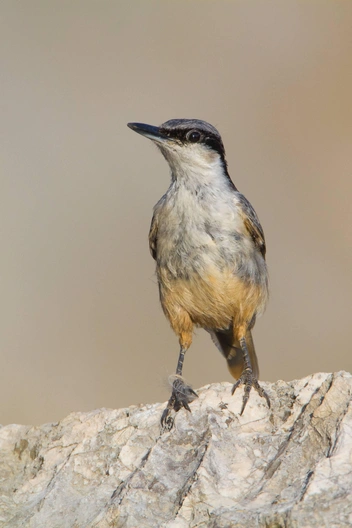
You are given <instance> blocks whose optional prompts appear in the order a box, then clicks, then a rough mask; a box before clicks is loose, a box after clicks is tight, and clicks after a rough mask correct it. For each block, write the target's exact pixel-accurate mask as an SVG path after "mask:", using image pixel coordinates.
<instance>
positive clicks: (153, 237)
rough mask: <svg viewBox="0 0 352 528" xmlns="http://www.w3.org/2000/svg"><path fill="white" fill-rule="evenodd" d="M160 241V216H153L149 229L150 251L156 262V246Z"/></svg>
mask: <svg viewBox="0 0 352 528" xmlns="http://www.w3.org/2000/svg"><path fill="white" fill-rule="evenodd" d="M157 240H158V215H157V214H156V213H154V214H153V218H152V223H151V225H150V229H149V249H150V252H151V254H152V257H153V259H154V260H156V244H157Z"/></svg>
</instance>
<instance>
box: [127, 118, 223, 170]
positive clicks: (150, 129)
mask: <svg viewBox="0 0 352 528" xmlns="http://www.w3.org/2000/svg"><path fill="white" fill-rule="evenodd" d="M128 126H129V127H130V128H131V129H132V130H134V131H135V132H137V133H138V134H141V135H142V136H145V137H147V138H149V139H151V140H152V141H153V142H154V143H155V144H156V145H157V146H158V147H159V149H160V150H161V152H162V153H163V155H164V157H165V158H166V160H167V161H168V163H169V165H170V168H171V173H172V176H173V178H174V179H180V178H182V177H188V178H190V177H191V178H192V175H194V176H197V178H198V177H199V176H201V175H204V177H205V176H206V175H208V174H209V175H210V174H212V175H213V177H214V175H215V174H221V175H224V176H226V177H227V178H229V176H228V173H227V164H226V160H225V148H224V145H223V142H222V139H221V136H220V134H219V132H218V131H217V130H216V128H215V127H213V126H212V125H210V124H209V123H207V122H206V121H201V120H199V119H170V120H169V121H166V122H165V123H163V124H162V125H160V126H159V127H158V126H152V125H146V124H143V123H128Z"/></svg>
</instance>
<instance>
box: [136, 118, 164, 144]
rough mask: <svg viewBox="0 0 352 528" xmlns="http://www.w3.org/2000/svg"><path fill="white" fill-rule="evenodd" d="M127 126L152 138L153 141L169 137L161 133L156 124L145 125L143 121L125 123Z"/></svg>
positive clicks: (160, 140)
mask: <svg viewBox="0 0 352 528" xmlns="http://www.w3.org/2000/svg"><path fill="white" fill-rule="evenodd" d="M127 126H128V127H129V128H130V129H131V130H134V131H135V132H137V133H138V134H141V135H142V136H145V137H146V138H148V139H152V140H153V141H158V142H163V141H166V140H168V139H170V138H168V137H167V136H165V135H164V134H162V133H161V132H160V128H159V127H156V126H152V125H145V124H144V123H127Z"/></svg>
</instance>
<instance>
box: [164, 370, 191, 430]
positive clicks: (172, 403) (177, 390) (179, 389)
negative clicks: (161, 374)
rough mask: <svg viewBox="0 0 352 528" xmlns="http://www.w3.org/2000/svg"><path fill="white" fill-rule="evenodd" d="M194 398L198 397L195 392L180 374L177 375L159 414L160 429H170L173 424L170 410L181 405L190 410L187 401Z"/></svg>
mask: <svg viewBox="0 0 352 528" xmlns="http://www.w3.org/2000/svg"><path fill="white" fill-rule="evenodd" d="M195 398H198V395H197V393H196V392H194V390H193V389H192V388H191V387H190V386H189V385H187V384H186V383H185V381H184V380H183V379H182V378H181V377H180V376H177V377H176V379H175V380H174V382H173V384H172V394H171V396H170V399H169V401H168V403H167V407H166V409H164V411H163V414H162V415H161V420H160V422H161V427H162V429H163V430H167V431H170V430H171V429H172V427H173V425H174V418H172V416H170V414H171V411H172V410H174V411H175V412H177V411H179V410H180V409H182V407H183V408H184V409H186V411H189V412H191V408H190V406H189V403H191V402H192V401H193V400H195Z"/></svg>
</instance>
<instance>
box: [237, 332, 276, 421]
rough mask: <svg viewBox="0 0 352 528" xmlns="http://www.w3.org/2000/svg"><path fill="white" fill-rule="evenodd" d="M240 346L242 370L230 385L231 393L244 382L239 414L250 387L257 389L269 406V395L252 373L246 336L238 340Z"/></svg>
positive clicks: (244, 404)
mask: <svg viewBox="0 0 352 528" xmlns="http://www.w3.org/2000/svg"><path fill="white" fill-rule="evenodd" d="M239 342H240V346H241V349H242V352H243V361H244V368H243V372H242V374H241V377H240V378H239V379H238V380H237V381H236V383H235V384H234V386H233V387H232V394H233V393H234V392H235V390H236V389H237V387H239V386H240V385H242V383H243V384H244V393H243V403H242V409H241V412H240V414H241V415H242V414H243V411H244V410H245V407H246V405H247V402H248V399H249V393H250V392H251V389H252V387H254V389H255V390H256V391H257V393H258V394H259V396H261V397H262V398H265V399H266V402H267V404H268V407H269V408H270V400H269V396H268V395H267V393H266V392H265V390H264V389H263V388H262V387H261V386H260V385H259V383H258V380H257V379H256V377H255V376H254V374H253V369H252V365H251V360H250V357H249V353H248V349H247V344H246V338H245V337H242V338H241V339H240V340H239Z"/></svg>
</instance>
